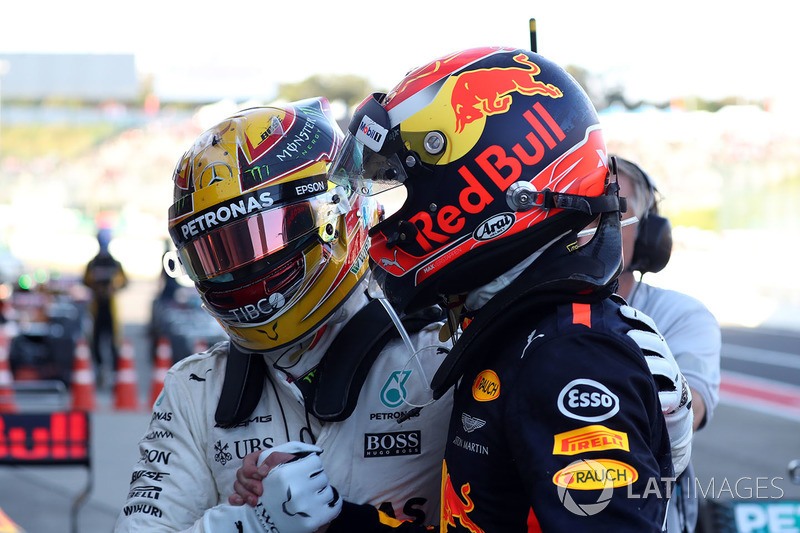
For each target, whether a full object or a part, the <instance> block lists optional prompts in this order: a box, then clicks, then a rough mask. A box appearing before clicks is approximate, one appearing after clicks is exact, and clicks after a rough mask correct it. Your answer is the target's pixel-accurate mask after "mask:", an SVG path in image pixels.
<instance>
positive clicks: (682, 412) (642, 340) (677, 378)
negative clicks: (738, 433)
mask: <svg viewBox="0 0 800 533" xmlns="http://www.w3.org/2000/svg"><path fill="white" fill-rule="evenodd" d="M619 312H620V314H621V315H622V317H623V318H624V319H625V321H626V322H628V323H629V324H631V325H632V326H633V327H634V328H633V329H631V330H630V331H628V336H629V337H630V338H631V339H633V340H634V341H635V342H636V344H638V345H639V347H640V348H641V349H642V352H644V358H645V361H646V362H647V366H648V368H650V372H651V373H652V374H653V378H654V379H655V382H656V386H657V387H658V399H659V401H660V402H661V411H662V412H663V413H664V420H665V421H666V423H667V433H669V442H670V447H671V448H672V466H673V468H674V470H675V476H676V477H677V476H679V475H680V474H681V473H682V472H683V471H684V470H685V469H686V467H687V466H688V465H689V461H690V460H691V458H692V435H693V427H692V425H693V423H694V412H693V411H692V391H691V390H690V389H689V385H688V383H686V378H684V377H683V374H681V371H680V369H679V368H678V363H677V362H676V361H675V357H674V356H673V355H672V350H670V349H669V346H667V341H666V340H664V337H662V336H661V333H659V332H658V328H657V327H656V324H655V322H653V319H652V318H650V317H649V316H647V315H646V314H644V313H642V312H641V311H639V310H637V309H634V308H633V307H631V306H629V305H623V306H621V307H620V308H619Z"/></svg>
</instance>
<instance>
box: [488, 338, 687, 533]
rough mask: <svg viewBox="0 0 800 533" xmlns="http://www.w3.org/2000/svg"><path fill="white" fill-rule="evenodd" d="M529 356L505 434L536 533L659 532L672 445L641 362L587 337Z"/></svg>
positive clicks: (615, 343) (627, 348)
mask: <svg viewBox="0 0 800 533" xmlns="http://www.w3.org/2000/svg"><path fill="white" fill-rule="evenodd" d="M526 357H527V360H526V362H525V363H524V366H523V371H522V372H520V375H519V377H518V379H517V381H516V382H515V383H514V386H513V390H512V394H510V395H509V399H508V400H507V403H506V405H505V412H504V417H505V424H504V426H505V428H506V439H507V441H508V443H509V448H510V452H511V454H512V456H513V458H514V460H515V462H516V463H517V464H518V465H519V471H520V474H521V478H522V483H523V485H524V486H525V488H526V491H527V495H528V497H529V499H530V502H531V508H532V510H533V514H534V515H535V520H538V523H539V526H540V527H541V531H543V532H545V533H550V532H558V531H583V532H589V533H590V532H594V531H597V532H606V531H615V532H631V533H634V532H636V533H642V532H658V531H661V527H660V526H661V524H662V523H663V517H664V513H665V509H666V495H667V494H668V493H667V492H666V489H665V488H664V482H663V479H664V478H669V477H670V476H671V475H672V467H671V460H670V456H669V439H668V437H667V434H666V428H665V427H664V421H663V415H662V414H661V410H660V407H659V404H658V396H657V393H656V391H655V386H654V383H653V381H652V377H651V375H650V373H649V371H648V370H647V367H646V364H645V362H644V360H643V358H642V356H641V354H640V353H639V352H638V351H636V349H635V347H633V346H631V345H630V344H629V343H627V342H626V341H625V340H624V339H619V338H617V337H615V336H611V335H604V334H598V333H594V332H592V331H589V330H583V331H581V332H580V333H571V334H566V335H563V336H560V337H559V338H557V339H556V340H554V341H549V342H547V343H544V344H543V345H542V346H541V347H540V348H538V349H537V350H536V352H535V354H533V356H526ZM538 376H547V378H546V379H541V378H538ZM595 515H598V516H597V517H596V518H592V517H594V516H595Z"/></svg>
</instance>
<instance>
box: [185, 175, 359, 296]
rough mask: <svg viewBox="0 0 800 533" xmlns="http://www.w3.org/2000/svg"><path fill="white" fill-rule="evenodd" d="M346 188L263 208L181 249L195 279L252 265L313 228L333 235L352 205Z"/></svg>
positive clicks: (324, 235) (326, 235) (326, 237)
mask: <svg viewBox="0 0 800 533" xmlns="http://www.w3.org/2000/svg"><path fill="white" fill-rule="evenodd" d="M347 203H348V201H347V196H346V195H345V194H344V191H342V190H341V189H339V190H338V191H337V190H336V189H334V190H333V191H329V192H327V193H324V194H320V195H318V196H315V197H313V198H310V199H309V200H306V201H303V202H297V203H294V204H290V205H286V206H282V207H278V208H274V209H270V210H268V211H261V212H259V213H256V214H255V215H252V216H250V217H247V218H244V219H242V220H238V221H235V222H233V223H230V224H227V225H225V226H222V227H220V228H218V229H216V230H214V231H211V232H208V233H206V234H204V235H202V236H200V237H198V238H196V239H194V240H192V241H190V242H189V243H187V244H186V245H185V246H183V247H181V248H180V249H178V255H179V257H180V259H181V263H182V264H183V266H184V268H185V269H186V272H187V274H188V275H189V277H190V278H191V279H192V280H193V281H203V280H207V279H209V278H214V277H217V276H220V275H222V274H225V273H227V272H230V271H232V270H235V269H238V268H241V267H243V266H246V265H249V264H250V263H253V262H254V261H258V260H259V259H262V258H264V257H267V256H268V255H270V254H274V253H275V252H278V251H280V250H282V249H283V248H285V247H286V246H287V245H288V244H290V243H292V242H294V241H296V240H297V239H300V238H302V237H304V236H306V235H309V234H311V233H312V232H318V233H319V236H320V237H321V238H322V240H323V241H330V240H333V238H334V228H335V222H336V219H337V217H338V216H339V215H341V214H343V213H346V212H347V210H348V209H349V207H348V206H346V205H345V204H347Z"/></svg>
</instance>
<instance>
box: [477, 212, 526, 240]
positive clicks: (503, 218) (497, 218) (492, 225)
mask: <svg viewBox="0 0 800 533" xmlns="http://www.w3.org/2000/svg"><path fill="white" fill-rule="evenodd" d="M514 220H515V219H514V215H513V214H511V213H499V214H497V215H494V216H493V217H490V218H488V219H486V220H484V221H483V222H481V223H480V225H478V227H477V228H475V231H474V232H473V233H472V236H473V237H474V238H475V240H478V241H490V240H492V239H494V238H496V237H499V236H500V235H502V234H503V233H505V232H506V231H508V229H509V228H510V227H511V226H512V225H513V224H514Z"/></svg>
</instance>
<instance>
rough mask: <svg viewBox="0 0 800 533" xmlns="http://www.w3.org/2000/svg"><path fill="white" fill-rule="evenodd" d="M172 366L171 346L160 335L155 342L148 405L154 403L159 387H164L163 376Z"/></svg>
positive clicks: (165, 375)
mask: <svg viewBox="0 0 800 533" xmlns="http://www.w3.org/2000/svg"><path fill="white" fill-rule="evenodd" d="M171 366H172V346H171V345H170V343H169V339H168V338H167V337H161V338H160V339H158V344H156V360H155V363H154V365H153V381H152V385H151V388H150V405H153V404H155V403H156V400H158V395H159V394H161V389H163V388H164V378H166V377H167V372H168V371H169V368H170V367H171Z"/></svg>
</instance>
